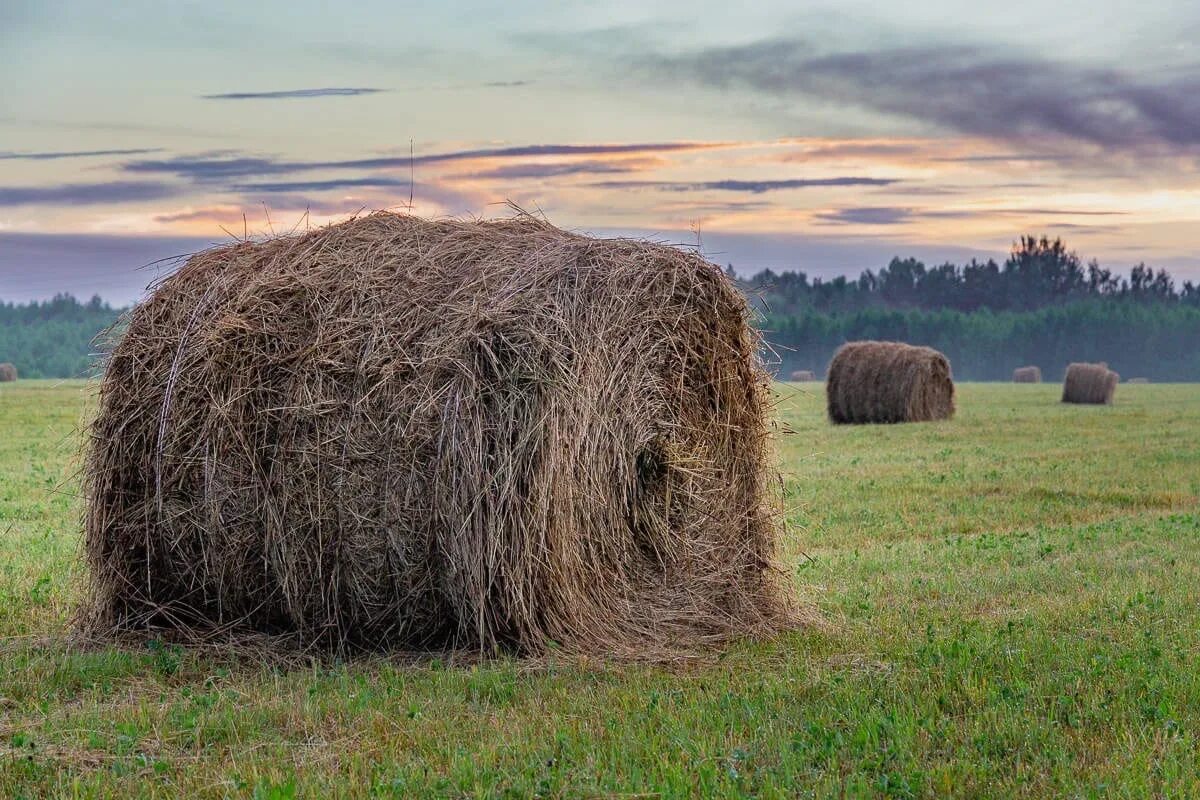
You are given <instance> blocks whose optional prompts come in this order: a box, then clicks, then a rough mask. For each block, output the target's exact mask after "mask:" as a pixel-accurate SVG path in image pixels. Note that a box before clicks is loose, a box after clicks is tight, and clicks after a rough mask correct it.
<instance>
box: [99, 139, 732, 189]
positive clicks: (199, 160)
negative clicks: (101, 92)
mask: <svg viewBox="0 0 1200 800" xmlns="http://www.w3.org/2000/svg"><path fill="white" fill-rule="evenodd" d="M720 146H721V145H720V144H711V143H698V142H648V143H641V144H533V145H523V146H520V147H497V148H482V149H475V150H455V151H451V152H447V153H432V154H429V155H418V156H415V157H412V158H410V157H409V156H407V155H402V156H382V157H378V158H358V159H347V160H343V161H288V160H283V159H277V158H272V157H254V156H244V155H236V154H233V155H229V154H201V155H197V156H176V157H172V158H164V159H144V160H140V161H130V162H128V163H127V164H125V165H123V167H122V168H123V169H124V170H125V171H126V172H132V173H138V174H165V175H174V176H176V177H180V178H188V179H191V180H198V181H210V180H223V179H228V178H237V177H242V178H249V177H260V176H263V175H284V174H288V173H297V172H312V171H317V170H339V169H397V168H408V167H409V166H420V165H422V164H442V163H450V162H455V161H470V160H474V159H521V158H536V157H541V156H589V155H621V154H638V153H646V154H649V153H667V152H676V151H686V150H700V149H705V148H710V147H720Z"/></svg>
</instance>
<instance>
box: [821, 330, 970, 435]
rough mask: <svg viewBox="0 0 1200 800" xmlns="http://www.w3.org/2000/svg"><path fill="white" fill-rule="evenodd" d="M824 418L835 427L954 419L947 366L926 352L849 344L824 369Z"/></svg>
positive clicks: (883, 344) (942, 359)
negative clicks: (827, 405)
mask: <svg viewBox="0 0 1200 800" xmlns="http://www.w3.org/2000/svg"><path fill="white" fill-rule="evenodd" d="M825 387H826V393H827V396H828V401H829V419H830V420H831V421H832V422H835V423H851V424H857V423H890V422H926V421H930V420H939V419H949V418H950V417H952V416H954V379H953V377H952V376H951V374H950V362H949V361H948V360H947V359H946V357H945V356H944V355H942V354H941V353H939V352H938V351H937V350H934V349H932V348H929V347H914V346H912V345H908V344H903V343H901V342H850V343H849V344H844V345H842V347H841V348H839V349H838V351H837V353H835V354H834V356H833V361H831V362H830V364H829V371H828V373H827V377H826V379H825Z"/></svg>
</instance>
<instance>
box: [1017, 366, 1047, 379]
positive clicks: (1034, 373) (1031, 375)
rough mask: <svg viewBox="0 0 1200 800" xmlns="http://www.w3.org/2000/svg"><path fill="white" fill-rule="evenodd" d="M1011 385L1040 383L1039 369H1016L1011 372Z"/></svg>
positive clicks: (1040, 373) (1040, 372) (1040, 371)
mask: <svg viewBox="0 0 1200 800" xmlns="http://www.w3.org/2000/svg"><path fill="white" fill-rule="evenodd" d="M1012 379H1013V383H1041V382H1042V370H1041V368H1040V367H1017V368H1016V369H1014V370H1013V378H1012Z"/></svg>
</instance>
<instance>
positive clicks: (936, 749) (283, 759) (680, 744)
mask: <svg viewBox="0 0 1200 800" xmlns="http://www.w3.org/2000/svg"><path fill="white" fill-rule="evenodd" d="M780 391H781V400H780V417H781V424H782V425H783V426H784V427H785V428H786V429H787V430H790V431H791V433H788V434H786V435H785V436H784V437H783V439H782V444H781V448H780V449H781V457H782V460H783V462H784V466H785V469H786V471H787V476H786V487H787V496H788V503H789V508H790V509H791V510H790V512H789V518H790V522H791V531H790V533H789V535H788V540H787V546H786V551H787V552H786V559H787V565H788V568H789V569H790V570H791V571H793V572H794V574H795V579H796V582H797V585H798V587H799V588H800V591H801V593H802V595H803V596H804V597H805V598H806V599H807V600H808V601H809V602H811V603H812V604H814V605H815V606H816V608H817V609H818V610H819V613H820V615H821V617H822V618H823V620H824V624H823V625H821V626H818V627H813V628H810V629H807V630H804V631H799V632H796V633H793V634H790V635H786V636H782V637H779V638H778V639H775V640H773V641H769V642H759V643H743V644H740V645H738V646H736V647H734V648H732V649H731V650H730V651H729V652H727V653H725V654H723V655H722V656H721V657H719V658H717V659H715V660H714V661H713V662H712V663H706V664H702V665H692V666H689V667H686V668H683V669H675V670H665V669H661V668H655V667H647V666H627V665H614V664H602V663H589V662H582V661H578V660H568V659H561V660H559V661H555V660H550V661H547V662H539V663H536V664H531V663H523V662H521V661H516V660H501V661H496V662H491V663H486V664H483V665H476V666H465V667H463V666H457V667H456V666H451V665H449V664H446V663H439V662H429V663H424V664H421V665H419V666H406V665H404V664H400V663H396V662H388V661H386V660H382V659H380V660H370V661H359V662H353V663H349V664H333V665H331V664H325V665H316V664H312V665H308V666H301V667H295V668H284V667H282V666H279V665H278V664H276V665H275V666H266V667H264V666H261V665H256V664H255V663H252V662H250V661H247V660H245V659H241V660H239V659H236V658H233V657H229V656H222V655H219V654H214V653H212V652H203V653H201V652H195V651H188V650H182V649H179V648H177V647H174V646H164V645H159V644H156V643H150V644H148V645H144V646H140V647H136V648H131V649H118V648H113V649H107V650H92V651H80V650H73V649H71V648H69V647H68V646H67V645H65V644H63V643H62V639H61V636H60V635H61V634H62V633H63V632H64V631H65V630H66V627H67V620H68V617H69V615H70V613H71V607H72V602H73V597H74V592H75V587H76V586H77V583H78V577H79V572H78V568H77V567H76V566H75V556H76V552H77V548H78V542H79V519H80V507H79V501H78V499H77V498H76V497H75V496H74V493H75V483H74V481H73V480H72V477H71V476H72V474H73V471H74V469H75V466H74V463H73V459H74V458H75V455H74V454H75V452H76V450H77V447H78V441H79V434H78V425H79V420H80V419H81V417H82V414H83V411H82V385H81V384H50V383H36V382H26V383H21V384H17V385H15V386H2V387H0V431H2V432H3V436H2V438H0V531H3V536H2V537H0V637H3V638H4V640H5V641H4V642H3V643H2V644H0V797H6V798H7V797H22V796H24V797H43V796H114V797H127V796H148V797H149V796H175V795H184V796H189V797H224V796H250V797H261V798H289V797H322V796H326V797H341V796H352V797H412V796H438V797H441V796H469V797H476V796H478V797H528V796H532V795H541V796H547V797H620V796H630V797H634V796H636V797H710V796H715V797H741V796H758V797H795V796H802V797H803V796H819V797H823V796H851V797H857V796H890V797H941V796H960V797H997V796H1023V797H1045V796H1067V797H1194V796H1200V669H1198V668H1197V667H1198V664H1197V659H1198V658H1200V510H1198V509H1200V444H1198V443H1200V386H1182V385H1179V386H1172V385H1151V386H1122V387H1121V388H1120V389H1119V390H1118V393H1117V405H1116V406H1114V407H1111V408H1091V407H1068V406H1063V405H1061V404H1059V403H1058V402H1056V401H1057V395H1058V387H1056V386H1053V385H1041V386H1010V385H971V384H966V385H962V386H960V387H959V414H958V416H957V418H956V419H955V420H954V421H953V422H949V423H939V424H926V425H906V426H889V427H883V426H880V427H839V428H834V427H831V426H829V425H827V424H826V423H825V421H824V418H823V416H822V397H821V395H820V388H819V386H817V387H815V388H814V387H810V386H807V385H792V386H784V387H781V389H780Z"/></svg>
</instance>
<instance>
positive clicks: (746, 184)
mask: <svg viewBox="0 0 1200 800" xmlns="http://www.w3.org/2000/svg"><path fill="white" fill-rule="evenodd" d="M897 182H898V181H897V179H895V178H856V177H837V178H789V179H786V180H775V181H747V180H723V181H697V182H675V181H597V182H595V183H592V184H589V185H590V186H595V187H599V188H603V189H661V190H663V191H667V192H748V193H750V194H762V193H764V192H776V191H782V190H786V189H811V188H814V187H819V186H889V185H891V184H893V183H897Z"/></svg>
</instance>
